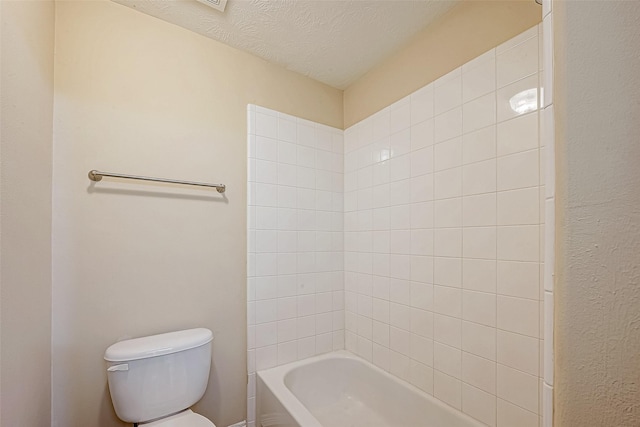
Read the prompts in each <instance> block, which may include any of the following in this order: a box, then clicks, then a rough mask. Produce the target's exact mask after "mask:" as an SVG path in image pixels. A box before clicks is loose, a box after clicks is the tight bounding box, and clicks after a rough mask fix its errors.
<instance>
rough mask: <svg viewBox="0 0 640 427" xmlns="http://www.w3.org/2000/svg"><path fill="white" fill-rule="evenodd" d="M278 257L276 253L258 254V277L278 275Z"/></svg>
mask: <svg viewBox="0 0 640 427" xmlns="http://www.w3.org/2000/svg"><path fill="white" fill-rule="evenodd" d="M277 266H278V264H277V255H276V254H274V253H260V254H256V275H258V276H275V275H276V274H278V267H277Z"/></svg>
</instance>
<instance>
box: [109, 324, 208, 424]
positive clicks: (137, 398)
mask: <svg viewBox="0 0 640 427" xmlns="http://www.w3.org/2000/svg"><path fill="white" fill-rule="evenodd" d="M212 340H213V334H212V333H211V331H210V330H209V329H204V328H197V329H189V330H185V331H177V332H169V333H166V334H160V335H152V336H148V337H141V338H135V339H131V340H125V341H120V342H117V343H115V344H113V345H112V346H110V347H109V348H108V349H107V350H106V351H105V354H104V359H105V360H106V361H107V380H108V383H109V392H110V394H111V401H112V402H113V408H114V409H115V412H116V414H117V415H118V418H120V419H121V420H122V421H125V422H128V423H134V424H139V425H140V427H143V426H144V427H151V426H153V427H215V424H213V422H211V421H210V420H208V419H207V418H205V417H203V416H202V415H199V414H196V413H195V412H193V411H192V410H191V409H189V408H190V407H191V406H192V405H193V404H195V403H196V402H197V401H199V400H200V399H201V398H202V396H203V395H204V392H205V390H206V388H207V384H208V382H209V371H210V368H211V342H212Z"/></svg>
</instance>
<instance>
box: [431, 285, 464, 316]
mask: <svg viewBox="0 0 640 427" xmlns="http://www.w3.org/2000/svg"><path fill="white" fill-rule="evenodd" d="M433 311H434V312H436V313H440V314H445V315H447V316H452V317H457V318H460V317H461V315H462V291H461V290H460V289H459V288H450V287H447V286H434V287H433Z"/></svg>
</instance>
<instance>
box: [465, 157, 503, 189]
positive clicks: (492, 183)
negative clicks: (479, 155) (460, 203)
mask: <svg viewBox="0 0 640 427" xmlns="http://www.w3.org/2000/svg"><path fill="white" fill-rule="evenodd" d="M492 191H496V160H495V159H491V160H485V161H482V162H478V163H472V164H469V165H465V166H463V167H462V193H463V194H464V195H465V196H468V195H473V194H483V193H489V192H492Z"/></svg>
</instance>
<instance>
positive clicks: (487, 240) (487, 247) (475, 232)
mask: <svg viewBox="0 0 640 427" xmlns="http://www.w3.org/2000/svg"><path fill="white" fill-rule="evenodd" d="M462 255H463V256H464V257H465V258H482V259H495V257H496V227H465V228H464V229H463V232H462Z"/></svg>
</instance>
